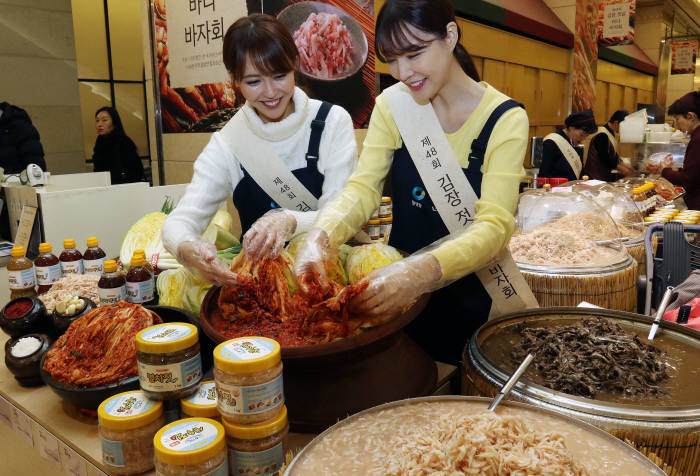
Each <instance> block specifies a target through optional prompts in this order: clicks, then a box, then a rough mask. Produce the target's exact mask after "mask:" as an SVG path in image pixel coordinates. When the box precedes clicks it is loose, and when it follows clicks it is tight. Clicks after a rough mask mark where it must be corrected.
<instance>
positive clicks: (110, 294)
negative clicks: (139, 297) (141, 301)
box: [97, 286, 126, 306]
mask: <svg viewBox="0 0 700 476" xmlns="http://www.w3.org/2000/svg"><path fill="white" fill-rule="evenodd" d="M97 294H98V295H99V296H100V306H108V305H110V304H115V303H117V302H119V301H123V300H124V299H126V286H119V287H118V288H97Z"/></svg>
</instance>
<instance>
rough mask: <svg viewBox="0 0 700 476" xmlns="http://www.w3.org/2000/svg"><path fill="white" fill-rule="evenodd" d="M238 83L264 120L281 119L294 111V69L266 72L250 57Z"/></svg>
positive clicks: (273, 120) (274, 120) (243, 93)
mask: <svg viewBox="0 0 700 476" xmlns="http://www.w3.org/2000/svg"><path fill="white" fill-rule="evenodd" d="M236 85H237V86H238V87H239V89H240V91H241V94H242V95H243V97H244V98H245V99H246V101H248V103H249V104H250V105H251V106H252V107H253V109H255V111H256V112H257V113H258V116H260V118H261V119H262V120H263V122H277V121H281V120H282V119H284V118H285V117H287V116H289V115H290V114H291V113H292V112H294V102H293V101H292V98H293V97H294V71H288V72H286V73H277V74H266V73H263V72H261V71H260V70H259V69H258V68H257V67H256V66H255V64H254V63H253V62H252V61H251V60H250V58H248V59H246V63H245V69H244V71H243V77H242V78H241V81H240V82H237V83H236Z"/></svg>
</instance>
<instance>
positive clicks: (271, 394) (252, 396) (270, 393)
mask: <svg viewBox="0 0 700 476" xmlns="http://www.w3.org/2000/svg"><path fill="white" fill-rule="evenodd" d="M283 403H284V390H283V388H282V374H280V375H279V376H278V377H277V378H276V379H274V380H272V381H270V382H267V383H264V384H262V385H254V386H250V387H243V386H239V385H231V384H228V383H224V382H219V381H217V382H216V404H217V406H218V407H219V411H220V412H221V413H223V414H229V413H235V414H238V415H253V414H256V413H261V412H264V411H266V410H270V409H271V408H275V407H278V406H280V405H282V404H283Z"/></svg>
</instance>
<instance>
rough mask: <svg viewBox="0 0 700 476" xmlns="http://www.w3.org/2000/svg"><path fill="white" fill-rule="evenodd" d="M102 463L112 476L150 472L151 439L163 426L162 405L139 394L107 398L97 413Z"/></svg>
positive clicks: (123, 394)
mask: <svg viewBox="0 0 700 476" xmlns="http://www.w3.org/2000/svg"><path fill="white" fill-rule="evenodd" d="M97 421H98V427H97V431H98V433H99V435H100V442H101V443H102V462H103V463H104V464H105V465H106V466H107V467H108V468H109V470H110V473H113V474H138V473H143V472H144V471H148V470H149V469H151V468H153V437H154V435H155V434H156V432H157V431H158V430H159V429H160V428H161V427H162V426H163V425H165V417H164V416H163V404H162V402H159V401H157V400H151V399H150V398H148V397H147V396H146V395H145V394H144V393H143V392H141V391H138V390H136V391H133V392H124V393H119V394H117V395H114V396H112V397H109V398H108V399H107V400H105V401H103V402H102V403H101V404H100V406H99V407H98V409H97Z"/></svg>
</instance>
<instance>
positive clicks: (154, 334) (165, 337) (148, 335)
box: [141, 324, 192, 344]
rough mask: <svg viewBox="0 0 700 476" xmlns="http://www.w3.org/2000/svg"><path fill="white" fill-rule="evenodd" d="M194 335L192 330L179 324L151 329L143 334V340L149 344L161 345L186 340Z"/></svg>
mask: <svg viewBox="0 0 700 476" xmlns="http://www.w3.org/2000/svg"><path fill="white" fill-rule="evenodd" d="M190 334H192V329H191V328H190V327H187V326H182V325H178V324H168V325H165V326H157V327H151V328H150V329H147V330H145V331H143V332H142V333H141V339H143V340H145V341H147V342H154V343H156V344H161V343H164V342H175V341H178V340H180V339H184V338H185V337H187V336H188V335H190Z"/></svg>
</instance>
